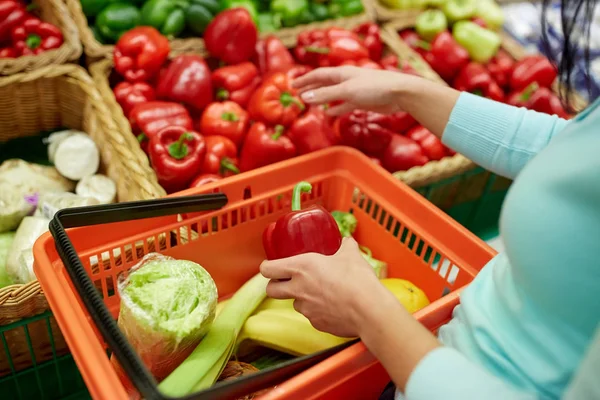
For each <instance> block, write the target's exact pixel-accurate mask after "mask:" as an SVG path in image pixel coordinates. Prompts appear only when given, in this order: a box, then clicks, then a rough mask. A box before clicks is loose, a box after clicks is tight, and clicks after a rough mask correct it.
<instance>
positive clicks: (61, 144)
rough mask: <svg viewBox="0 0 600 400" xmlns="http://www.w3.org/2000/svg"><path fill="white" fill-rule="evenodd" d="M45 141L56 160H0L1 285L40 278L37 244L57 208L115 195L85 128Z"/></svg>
mask: <svg viewBox="0 0 600 400" xmlns="http://www.w3.org/2000/svg"><path fill="white" fill-rule="evenodd" d="M44 143H46V145H47V149H46V150H47V161H48V163H50V164H53V166H48V165H41V164H37V163H30V162H27V161H25V160H21V159H16V158H15V159H8V160H6V161H4V162H3V163H2V164H1V165H0V287H3V286H7V285H9V284H12V283H21V284H22V283H28V282H31V281H34V280H35V279H36V277H35V274H34V273H33V252H32V248H33V244H34V243H35V241H36V240H37V239H38V238H39V237H40V236H41V235H42V234H43V233H45V232H47V231H48V224H49V222H50V220H51V219H52V218H53V217H54V214H56V212H57V211H58V210H60V209H63V208H68V207H80V206H87V205H95V204H107V203H112V202H114V201H115V199H116V194H117V188H116V185H115V183H114V182H113V181H112V180H111V179H110V178H108V177H107V176H105V175H102V174H98V173H97V172H98V168H99V166H100V154H99V151H98V148H97V147H96V144H95V143H94V141H93V140H92V139H91V138H90V137H89V136H88V135H87V134H85V133H84V132H81V131H77V130H72V129H71V130H64V131H57V132H54V133H52V134H50V135H49V136H48V137H47V138H45V139H44Z"/></svg>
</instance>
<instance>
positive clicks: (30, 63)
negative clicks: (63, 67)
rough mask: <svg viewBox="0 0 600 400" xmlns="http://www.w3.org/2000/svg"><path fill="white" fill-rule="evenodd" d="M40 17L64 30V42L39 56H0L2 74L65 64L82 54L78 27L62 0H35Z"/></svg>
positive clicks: (0, 73)
mask: <svg viewBox="0 0 600 400" xmlns="http://www.w3.org/2000/svg"><path fill="white" fill-rule="evenodd" d="M33 3H34V4H36V5H37V6H38V10H39V12H40V17H41V18H42V19H43V20H44V21H47V22H50V23H52V24H54V25H56V26H57V27H58V28H59V29H60V30H61V32H62V34H63V37H64V43H63V45H62V46H60V47H59V48H58V49H56V50H50V51H47V52H44V53H42V54H40V55H37V56H23V57H18V58H0V75H12V74H16V73H18V72H24V71H31V70H34V69H38V68H42V67H45V66H46V65H51V64H64V63H66V62H69V61H75V60H77V59H78V58H79V57H80V56H81V43H80V42H79V34H78V33H77V27H76V26H75V24H74V22H73V20H72V19H71V17H70V16H69V13H68V12H67V8H66V7H65V4H64V3H63V2H62V0H34V1H33Z"/></svg>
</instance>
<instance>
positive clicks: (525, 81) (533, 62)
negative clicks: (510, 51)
mask: <svg viewBox="0 0 600 400" xmlns="http://www.w3.org/2000/svg"><path fill="white" fill-rule="evenodd" d="M556 76H557V70H556V68H555V67H554V65H552V63H551V62H550V60H548V59H547V58H546V57H544V56H527V57H525V58H523V59H522V60H521V61H519V62H517V64H516V65H515V67H514V69H513V72H512V76H511V78H510V88H511V89H512V90H521V89H525V88H526V87H527V86H529V85H531V84H532V83H534V82H535V83H537V84H538V85H539V86H540V87H548V88H549V87H551V86H552V84H553V83H554V80H555V79H556Z"/></svg>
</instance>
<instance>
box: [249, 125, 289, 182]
mask: <svg viewBox="0 0 600 400" xmlns="http://www.w3.org/2000/svg"><path fill="white" fill-rule="evenodd" d="M283 132H284V127H283V126H281V125H277V126H276V127H275V128H271V127H267V126H266V125H265V124H263V123H262V122H255V123H254V124H252V127H250V130H249V131H248V135H247V136H246V141H245V142H244V147H242V153H241V156H240V171H242V172H245V171H250V170H252V169H256V168H259V167H264V166H265V165H270V164H273V163H276V162H279V161H283V160H287V159H290V158H292V157H294V156H296V146H294V144H293V143H292V141H291V140H290V138H288V137H287V136H283Z"/></svg>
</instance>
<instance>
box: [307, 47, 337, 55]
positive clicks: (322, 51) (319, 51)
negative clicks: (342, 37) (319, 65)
mask: <svg viewBox="0 0 600 400" xmlns="http://www.w3.org/2000/svg"><path fill="white" fill-rule="evenodd" d="M304 50H306V52H307V53H317V54H329V52H330V51H331V50H330V49H328V48H327V47H315V46H307V47H305V48H304Z"/></svg>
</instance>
